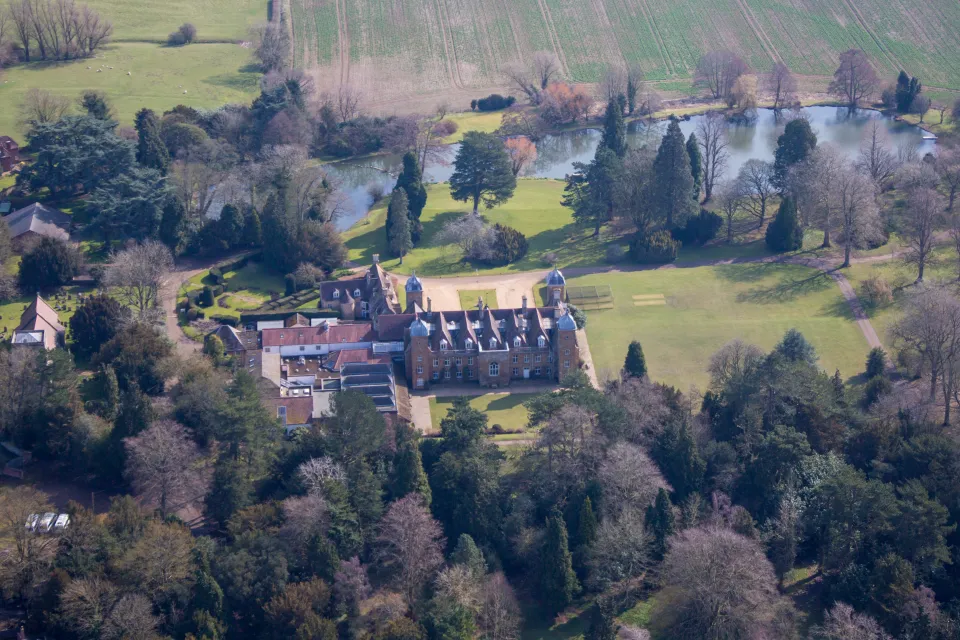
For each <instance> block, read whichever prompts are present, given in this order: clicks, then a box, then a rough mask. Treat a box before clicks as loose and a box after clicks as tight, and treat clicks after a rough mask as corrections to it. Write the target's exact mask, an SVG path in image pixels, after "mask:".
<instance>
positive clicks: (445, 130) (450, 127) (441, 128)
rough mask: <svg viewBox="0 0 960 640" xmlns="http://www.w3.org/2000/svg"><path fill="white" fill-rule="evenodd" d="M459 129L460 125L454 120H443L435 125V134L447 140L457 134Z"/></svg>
mask: <svg viewBox="0 0 960 640" xmlns="http://www.w3.org/2000/svg"><path fill="white" fill-rule="evenodd" d="M459 128H460V125H458V124H457V123H456V122H454V121H453V120H441V121H440V122H438V123H437V124H435V125H434V127H433V132H434V133H435V134H437V135H438V136H440V137H441V138H446V137H447V136H452V135H453V134H455V133H456V132H457V130H458V129H459Z"/></svg>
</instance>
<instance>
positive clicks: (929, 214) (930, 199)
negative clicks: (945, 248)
mask: <svg viewBox="0 0 960 640" xmlns="http://www.w3.org/2000/svg"><path fill="white" fill-rule="evenodd" d="M943 204H944V203H943V198H942V197H940V194H939V193H937V192H936V191H934V190H933V189H929V188H921V189H917V190H915V191H913V192H912V193H910V195H909V197H908V198H907V213H906V224H905V225H904V226H905V231H906V234H905V235H906V237H907V253H906V254H905V255H904V258H903V259H904V262H906V263H907V264H913V265H916V266H917V282H923V271H924V268H925V267H926V266H927V263H928V262H929V260H930V256H931V254H932V253H933V247H934V241H935V240H936V231H937V228H938V227H939V226H940V223H941V219H942V217H943V208H944V207H943Z"/></svg>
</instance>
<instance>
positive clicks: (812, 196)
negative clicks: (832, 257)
mask: <svg viewBox="0 0 960 640" xmlns="http://www.w3.org/2000/svg"><path fill="white" fill-rule="evenodd" d="M843 167H844V160H843V157H842V156H841V154H840V153H839V152H838V151H837V149H836V148H835V147H832V146H830V145H821V146H819V147H817V148H816V149H814V150H813V152H812V153H811V154H810V155H809V157H807V159H806V160H804V161H803V162H800V163H798V164H797V165H795V166H794V167H793V169H791V171H790V189H791V191H793V193H794V194H795V195H796V197H797V204H798V207H799V209H800V213H801V216H802V218H803V221H804V224H807V225H816V226H818V227H819V228H820V229H822V230H823V245H822V246H823V247H824V248H826V247H830V246H832V244H831V242H832V240H831V238H832V236H831V233H832V231H833V228H834V226H835V225H836V224H837V211H836V203H835V200H834V197H833V196H834V192H833V190H832V189H831V188H830V186H831V184H832V180H833V177H834V175H835V174H837V173H839V172H840V171H842V170H843Z"/></svg>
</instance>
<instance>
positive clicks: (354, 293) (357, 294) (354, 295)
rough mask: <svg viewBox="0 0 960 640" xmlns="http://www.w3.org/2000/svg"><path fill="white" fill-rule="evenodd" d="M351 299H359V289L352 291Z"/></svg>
mask: <svg viewBox="0 0 960 640" xmlns="http://www.w3.org/2000/svg"><path fill="white" fill-rule="evenodd" d="M353 297H354V298H359V297H360V289H354V290H353Z"/></svg>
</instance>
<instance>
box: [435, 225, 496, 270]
mask: <svg viewBox="0 0 960 640" xmlns="http://www.w3.org/2000/svg"><path fill="white" fill-rule="evenodd" d="M495 240H496V233H495V232H494V230H493V227H491V226H490V225H488V224H487V223H485V222H484V221H483V219H482V218H481V217H480V216H475V215H471V214H467V215H465V216H463V217H461V218H459V219H457V220H451V221H450V222H448V223H446V224H445V225H443V227H442V228H441V229H440V231H439V232H438V233H437V234H436V236H434V243H435V244H436V245H438V246H440V247H445V246H451V245H455V246H457V247H459V249H460V251H462V252H463V255H464V257H466V258H469V259H471V260H486V259H488V258H489V257H490V255H491V253H492V251H493V243H494V241H495Z"/></svg>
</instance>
